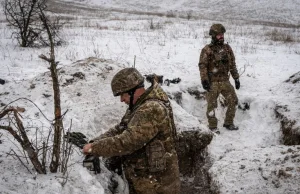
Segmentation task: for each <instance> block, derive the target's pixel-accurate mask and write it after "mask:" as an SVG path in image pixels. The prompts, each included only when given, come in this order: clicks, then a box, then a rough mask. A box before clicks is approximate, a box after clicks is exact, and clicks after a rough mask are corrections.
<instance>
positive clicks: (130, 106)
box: [128, 88, 136, 111]
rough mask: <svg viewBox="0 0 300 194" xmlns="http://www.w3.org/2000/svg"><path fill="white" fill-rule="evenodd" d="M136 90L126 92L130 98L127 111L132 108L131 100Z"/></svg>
mask: <svg viewBox="0 0 300 194" xmlns="http://www.w3.org/2000/svg"><path fill="white" fill-rule="evenodd" d="M135 90H136V88H134V89H132V90H130V91H129V92H128V94H129V96H130V101H129V110H130V111H131V110H132V108H133V100H134V93H135Z"/></svg>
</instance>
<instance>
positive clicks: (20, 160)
mask: <svg viewBox="0 0 300 194" xmlns="http://www.w3.org/2000/svg"><path fill="white" fill-rule="evenodd" d="M11 151H12V152H13V153H14V154H15V156H17V158H18V160H19V161H20V162H21V164H23V166H25V168H26V169H27V170H28V172H30V174H32V172H31V171H30V170H29V168H28V167H27V166H26V165H25V164H24V163H23V161H22V160H21V159H20V157H19V156H18V155H17V154H16V152H15V151H14V150H13V149H12V150H11Z"/></svg>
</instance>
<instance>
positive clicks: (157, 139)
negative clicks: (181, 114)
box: [92, 83, 180, 194]
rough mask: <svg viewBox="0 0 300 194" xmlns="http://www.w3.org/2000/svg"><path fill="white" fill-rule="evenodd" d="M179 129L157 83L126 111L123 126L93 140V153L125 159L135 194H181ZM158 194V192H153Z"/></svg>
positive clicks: (166, 97)
mask: <svg viewBox="0 0 300 194" xmlns="http://www.w3.org/2000/svg"><path fill="white" fill-rule="evenodd" d="M175 138H176V129H175V126H174V121H173V113H172V108H171V106H170V102H169V100H168V96H167V95H166V93H165V92H164V91H163V90H162V89H161V88H160V86H159V85H158V84H157V83H155V84H154V85H153V86H151V87H150V88H148V89H147V90H146V91H145V93H144V94H143V95H142V96H141V97H140V98H139V99H138V100H137V102H136V103H135V104H134V106H133V109H132V110H131V111H130V110H129V109H128V110H127V111H126V113H125V115H124V116H123V118H122V120H121V123H120V124H119V125H117V126H115V127H114V128H112V129H110V130H109V131H107V132H106V133H104V134H103V135H101V136H100V137H98V138H96V139H94V143H93V145H92V153H93V154H96V155H99V156H104V157H112V156H122V158H123V162H122V163H123V167H124V171H125V175H126V178H127V179H128V182H129V183H131V184H132V185H133V187H134V188H135V191H136V193H147V192H146V191H147V190H148V192H149V191H150V190H155V191H157V193H165V194H167V193H172V194H178V193H179V189H180V180H179V167H178V158H177V153H176V150H175ZM154 193H156V192H154Z"/></svg>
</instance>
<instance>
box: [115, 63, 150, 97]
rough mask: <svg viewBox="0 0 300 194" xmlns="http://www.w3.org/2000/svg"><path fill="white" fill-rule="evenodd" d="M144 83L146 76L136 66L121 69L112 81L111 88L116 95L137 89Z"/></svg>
mask: <svg viewBox="0 0 300 194" xmlns="http://www.w3.org/2000/svg"><path fill="white" fill-rule="evenodd" d="M143 84H144V77H143V76H142V75H141V74H140V72H138V70H137V69H135V68H125V69H122V70H121V71H119V72H118V73H117V74H116V75H115V76H114V77H113V79H112V81H111V90H112V92H113V94H114V96H119V95H121V94H123V93H126V92H129V91H130V90H132V89H137V88H138V87H140V86H142V85H143Z"/></svg>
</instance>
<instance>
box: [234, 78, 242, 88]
mask: <svg viewBox="0 0 300 194" xmlns="http://www.w3.org/2000/svg"><path fill="white" fill-rule="evenodd" d="M234 82H235V89H237V90H238V89H240V86H241V83H240V80H239V79H235V80H234Z"/></svg>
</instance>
